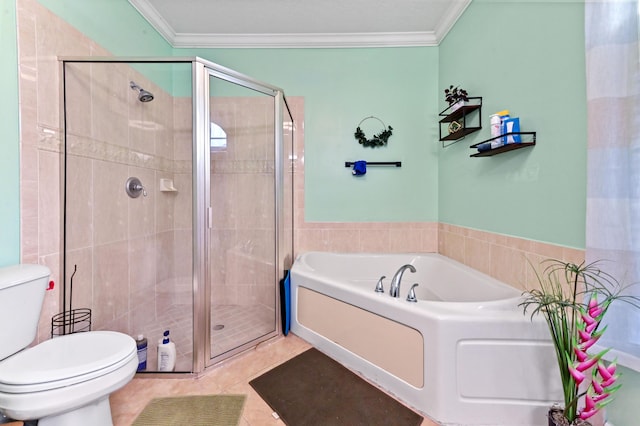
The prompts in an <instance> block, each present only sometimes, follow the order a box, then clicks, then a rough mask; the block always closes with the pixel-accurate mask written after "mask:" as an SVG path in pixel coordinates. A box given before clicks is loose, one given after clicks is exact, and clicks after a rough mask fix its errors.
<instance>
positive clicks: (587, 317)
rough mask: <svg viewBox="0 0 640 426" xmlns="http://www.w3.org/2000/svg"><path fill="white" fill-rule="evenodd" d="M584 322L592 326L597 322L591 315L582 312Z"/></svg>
mask: <svg viewBox="0 0 640 426" xmlns="http://www.w3.org/2000/svg"><path fill="white" fill-rule="evenodd" d="M582 321H584V323H585V324H587V325H591V324H594V323H595V322H596V320H594V319H593V318H592V317H591V315H589V314H588V313H586V312H582Z"/></svg>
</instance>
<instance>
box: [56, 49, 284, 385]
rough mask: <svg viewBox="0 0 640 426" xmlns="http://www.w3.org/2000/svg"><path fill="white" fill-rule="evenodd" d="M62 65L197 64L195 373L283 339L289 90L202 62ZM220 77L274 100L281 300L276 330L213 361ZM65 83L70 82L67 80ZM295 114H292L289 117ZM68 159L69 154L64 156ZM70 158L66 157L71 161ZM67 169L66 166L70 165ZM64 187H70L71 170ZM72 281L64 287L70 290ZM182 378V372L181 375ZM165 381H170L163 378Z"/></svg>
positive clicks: (79, 59)
mask: <svg viewBox="0 0 640 426" xmlns="http://www.w3.org/2000/svg"><path fill="white" fill-rule="evenodd" d="M58 61H59V64H60V75H62V76H64V72H65V65H66V64H67V63H128V64H135V63H176V64H177V63H191V69H192V105H193V111H192V112H193V114H192V119H193V129H192V140H193V144H192V147H193V152H192V155H193V164H192V189H193V192H192V206H193V218H192V220H193V223H192V236H193V241H192V243H193V265H192V282H193V288H192V291H193V293H192V294H193V306H192V315H193V330H192V332H193V361H192V367H191V373H187V374H199V373H201V372H203V371H204V370H205V369H206V368H207V367H209V366H211V365H214V364H216V363H218V362H220V361H222V360H224V359H227V358H229V357H232V356H234V355H236V354H237V353H240V352H242V351H245V350H246V349H248V348H250V347H253V346H255V345H257V344H259V343H260V342H263V341H265V340H268V339H271V338H273V337H276V336H278V335H280V334H281V329H282V327H281V321H279V318H280V301H279V297H278V291H279V289H278V280H279V278H280V276H281V275H282V274H283V273H284V268H285V264H284V259H283V257H282V254H283V253H286V252H287V249H286V248H285V241H284V240H285V238H283V232H284V229H285V228H284V212H283V207H284V165H285V160H284V131H283V120H284V112H283V111H284V108H287V109H288V106H287V104H286V99H285V96H284V91H283V90H282V89H280V88H278V87H275V86H272V85H269V84H267V83H264V82H261V81H258V80H256V79H253V78H251V77H249V76H247V75H244V74H242V73H239V72H236V71H234V70H232V69H229V68H226V67H223V66H221V65H218V64H216V63H214V62H211V61H208V60H206V59H203V58H200V57H197V56H195V57H116V56H113V57H111V56H64V57H59V58H58ZM210 76H214V77H216V78H220V79H222V80H225V81H228V82H231V83H234V84H237V85H240V86H243V87H246V88H249V89H252V90H256V91H258V92H261V93H263V94H266V95H269V96H272V97H273V98H274V109H275V111H274V117H275V118H274V121H275V122H274V125H275V134H274V145H275V147H274V149H275V153H274V154H275V157H274V158H275V160H274V173H275V176H274V178H275V194H274V198H275V205H274V209H275V224H274V227H275V241H274V246H275V247H274V248H275V256H274V257H275V258H274V262H275V263H274V265H275V267H276V271H275V274H274V275H275V277H276V279H275V282H274V283H273V284H274V292H273V297H274V300H275V318H274V322H275V324H274V331H273V332H271V333H268V334H265V335H264V336H261V337H260V338H259V339H255V340H253V341H251V342H248V343H245V344H243V345H240V346H238V347H237V348H236V349H234V350H232V351H229V352H226V353H225V354H222V355H220V356H217V357H215V358H211V344H210V338H211V331H210V321H211V303H210V300H211V281H210V277H211V271H210V268H211V265H210V261H209V244H210V241H211V229H212V210H211V192H210V189H211V186H210V177H211V175H210V171H211V157H210V143H209V137H210V127H209V123H210V109H209V100H210V96H209V78H210ZM63 80H64V77H63ZM60 86H61V87H60V91H61V93H62V94H63V99H61V104H62V105H61V109H62V111H63V114H62V116H63V117H64V118H63V121H66V108H65V106H64V105H65V102H66V99H64V94H65V90H64V81H61V83H60ZM289 115H290V114H289ZM62 126H63V129H64V138H65V140H64V141H63V143H64V144H65V146H66V122H63V123H62ZM64 155H65V156H66V149H65V152H64ZM65 158H66V157H65ZM64 167H65V168H66V161H64ZM64 179H65V181H64V182H63V185H64V187H65V188H66V171H65V174H64ZM62 201H63V208H66V200H64V199H63V200H62ZM65 228H66V221H65V220H63V230H62V232H63V256H64V255H65V253H66V242H65V240H66V231H65ZM291 250H292V253H291V255H292V256H293V241H292V242H291ZM62 268H63V272H62V275H63V277H66V273H65V270H64V269H65V262H63V264H62ZM65 285H66V282H65V283H64V284H63V288H64V287H65ZM179 374H180V373H176V375H179ZM153 376H154V373H149V374H148V375H146V377H153ZM161 376H163V377H164V375H163V374H162V375H161Z"/></svg>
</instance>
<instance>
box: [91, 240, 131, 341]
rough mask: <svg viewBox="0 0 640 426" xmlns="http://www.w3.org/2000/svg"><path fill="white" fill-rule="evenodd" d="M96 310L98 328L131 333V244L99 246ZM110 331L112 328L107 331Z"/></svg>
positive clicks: (95, 250) (95, 251) (96, 268)
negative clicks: (124, 317) (128, 327)
mask: <svg viewBox="0 0 640 426" xmlns="http://www.w3.org/2000/svg"><path fill="white" fill-rule="evenodd" d="M93 264H94V276H93V297H94V300H93V305H94V306H95V307H96V309H95V310H94V311H93V317H94V318H95V323H96V328H99V329H104V328H103V327H111V326H112V325H113V326H114V327H116V326H117V328H111V329H112V330H116V331H122V332H125V333H126V332H128V331H129V330H127V329H126V327H127V325H128V321H126V320H125V321H123V319H122V317H123V316H124V315H126V314H128V312H129V244H128V242H127V241H118V242H114V243H109V244H104V245H98V246H96V247H95V248H94V257H93ZM107 329H108V328H107Z"/></svg>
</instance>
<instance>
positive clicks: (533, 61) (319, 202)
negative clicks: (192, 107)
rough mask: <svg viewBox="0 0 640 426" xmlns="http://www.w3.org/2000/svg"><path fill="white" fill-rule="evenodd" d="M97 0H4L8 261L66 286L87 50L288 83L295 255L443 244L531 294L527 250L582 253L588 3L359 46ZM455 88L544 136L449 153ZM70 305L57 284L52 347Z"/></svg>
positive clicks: (44, 324) (480, 6)
mask: <svg viewBox="0 0 640 426" xmlns="http://www.w3.org/2000/svg"><path fill="white" fill-rule="evenodd" d="M9 3H13V2H9ZM96 3H97V4H94V3H92V2H87V4H84V5H81V6H80V5H73V6H66V7H65V4H64V3H60V2H55V1H51V0H40V1H36V0H18V1H17V2H16V4H15V5H13V4H9V5H6V4H3V5H2V10H3V12H5V10H7V8H8V11H9V14H8V15H6V14H5V15H6V16H11V15H14V16H16V15H17V17H16V18H15V19H17V27H16V25H15V24H12V25H9V26H5V25H3V26H2V31H3V34H2V36H3V40H4V39H5V34H4V31H9V34H8V35H9V38H10V39H11V38H13V40H14V44H15V43H17V46H18V49H17V51H16V49H4V48H3V49H2V50H1V53H0V55H2V61H0V62H1V63H2V64H3V65H2V67H3V68H2V73H1V75H2V76H3V79H2V80H3V81H2V83H0V84H1V85H2V89H3V90H2V92H3V93H9V94H12V99H13V100H12V101H9V102H8V101H3V102H2V108H3V109H2V111H3V113H2V114H1V115H2V120H3V121H2V123H3V126H2V128H3V129H5V130H3V132H5V138H4V140H3V142H2V149H3V151H5V152H6V154H5V155H4V160H3V167H2V168H1V170H0V176H3V178H4V179H3V180H4V181H5V191H7V193H6V194H7V195H6V198H7V202H8V204H7V206H8V208H6V209H3V211H2V212H0V215H1V216H0V219H1V220H0V222H1V223H2V225H0V226H1V227H2V228H1V232H0V234H2V235H3V238H2V240H3V242H2V243H0V263H2V264H10V263H17V262H18V261H20V262H25V263H29V262H31V263H42V264H45V265H48V266H49V267H50V268H51V269H52V270H53V273H54V275H53V279H54V280H55V281H56V282H60V276H61V269H60V267H59V265H60V263H61V253H62V248H61V232H62V229H61V223H62V217H61V209H60V208H59V207H60V196H61V194H60V189H59V188H60V186H59V184H58V179H59V178H60V176H61V171H60V165H59V162H58V161H57V158H56V156H55V155H54V153H55V148H54V147H52V145H50V144H55V143H56V141H57V140H58V139H59V136H60V135H59V128H60V125H59V113H60V107H59V102H58V98H59V96H58V94H59V90H60V81H59V74H58V72H57V70H56V69H55V68H56V67H57V66H58V64H57V62H56V57H57V56H87V55H116V56H146V57H149V56H153V57H159V56H193V55H198V56H201V57H203V58H206V59H208V60H211V61H213V62H215V63H218V64H221V65H223V66H226V67H229V68H232V69H235V70H237V71H239V72H242V73H245V74H247V75H250V76H252V77H254V78H257V79H260V80H262V81H266V82H269V83H271V84H274V85H276V86H278V87H282V88H284V89H285V92H286V95H287V99H288V101H289V103H290V107H291V109H292V115H293V117H294V119H295V120H296V126H297V129H302V128H303V131H299V132H298V133H296V140H295V143H296V146H295V155H296V163H295V170H294V173H295V179H294V185H295V196H294V200H295V210H294V230H295V242H294V247H295V251H296V252H304V251H310V250H321V251H336V252H339V251H347V252H365V251H366V252H401V251H402V252H407V251H409V252H439V253H441V254H444V255H446V256H448V257H451V258H453V259H455V260H458V261H460V262H462V263H465V264H466V265H468V266H471V267H473V268H474V269H477V270H479V271H481V272H484V273H487V274H489V275H492V276H494V277H495V278H497V279H499V280H501V281H504V282H507V283H509V284H512V285H514V286H522V287H525V286H528V285H530V284H531V283H532V282H533V280H534V277H533V276H532V274H531V271H530V270H529V269H528V265H527V264H526V262H525V261H524V260H523V256H522V254H523V253H524V254H526V256H527V257H529V258H530V259H532V260H534V261H535V260H536V259H540V258H542V257H555V258H563V259H567V260H579V259H581V258H582V256H584V252H583V250H584V247H585V245H586V243H585V231H584V229H585V200H586V178H585V176H586V140H587V125H586V123H587V112H586V111H587V110H586V98H585V57H584V44H585V37H584V4H583V3H582V2H563V3H559V4H557V3H550V2H518V3H517V4H514V5H506V4H505V3H497V2H492V1H480V0H474V1H473V2H472V3H471V4H470V5H469V7H468V8H467V9H466V10H465V12H464V14H463V15H462V16H461V17H460V19H459V20H458V21H457V22H456V24H455V26H454V27H453V28H452V29H451V30H450V32H449V33H448V34H447V36H446V37H445V38H444V40H443V41H442V42H441V43H440V44H439V45H438V46H430V47H388V48H352V49H331V48H327V49H311V48H309V49H244V48H243V49H239V48H238V49H210V48H173V47H171V46H170V45H169V44H167V43H166V42H165V41H164V39H163V38H162V37H161V36H160V35H159V34H158V33H157V32H156V31H155V30H154V29H153V28H152V27H151V26H150V25H149V24H148V23H147V22H146V21H144V20H143V19H142V18H141V17H140V16H139V15H138V13H137V12H136V11H135V9H133V8H132V7H131V5H130V4H129V3H128V2H126V1H119V2H117V3H116V4H117V6H115V7H114V6H113V5H110V6H105V5H104V4H102V3H101V2H96ZM5 15H3V19H7V18H6V16H5ZM88 16H99V17H100V19H101V20H102V21H103V22H108V23H109V24H110V28H117V29H118V31H111V30H108V29H106V28H104V27H103V26H101V25H96V22H93V21H92V20H91V19H87V17H88ZM525 17H526V20H525ZM523 22H524V23H525V24H523ZM110 28H109V29H110ZM541 28H543V29H544V30H543V31H542V30H541ZM53 34H56V36H53ZM515 34H517V35H515ZM505 35H509V36H508V37H507V36H505ZM472 42H473V43H472ZM12 52H13V53H12ZM502 52H508V54H509V55H510V60H509V64H510V65H508V64H507V63H506V62H505V61H504V60H503V58H502ZM17 64H19V66H20V68H19V74H18V73H17V72H16V70H15V68H16V65H17ZM363 76H366V78H363ZM127 83H128V81H127ZM449 84H460V85H462V86H464V87H465V89H467V90H468V91H469V92H470V94H471V95H472V96H483V98H484V109H483V119H486V117H488V114H489V113H492V112H494V111H498V110H501V109H504V108H509V109H510V110H511V111H513V112H514V113H517V114H518V115H519V116H520V117H521V119H522V127H523V130H532V131H537V132H538V144H537V146H536V147H534V148H532V149H530V150H521V151H519V152H517V153H512V154H506V155H503V156H498V157H496V158H495V159H471V158H469V154H470V152H469V151H470V150H469V148H468V146H469V145H470V144H472V143H475V142H479V141H481V140H483V139H485V134H484V133H485V132H486V131H485V130H484V129H483V131H481V132H478V133H482V134H481V135H477V136H476V135H471V136H469V137H467V138H466V139H465V140H464V141H463V142H461V143H457V144H453V145H451V146H446V147H443V146H442V144H441V143H440V142H438V129H437V127H438V125H437V116H438V113H439V112H440V111H441V110H442V109H443V107H444V103H443V102H444V100H443V96H442V89H443V88H444V87H448V85H449ZM143 87H144V85H143ZM10 98H11V97H10ZM50 99H55V102H50V101H49V100H50ZM484 112H486V113H487V114H486V115H485V114H484ZM369 115H374V116H377V117H380V118H382V119H383V120H384V121H385V123H386V124H388V125H391V126H392V127H393V128H394V134H393V136H392V137H391V138H390V141H389V145H388V147H386V148H385V149H384V150H371V151H363V150H364V148H362V147H360V146H359V145H358V144H357V142H356V141H355V140H354V139H353V137H352V135H353V131H354V130H355V127H356V126H357V124H358V123H359V122H360V121H361V120H362V118H364V117H365V116H369ZM5 120H6V121H5ZM19 120H20V127H18V125H17V123H18V121H19ZM485 126H486V127H488V125H487V124H486V123H483V128H484V127H485ZM369 131H371V130H369ZM20 140H23V145H22V146H20V145H19V141H20ZM364 156H366V159H367V160H370V161H388V160H393V161H395V160H401V161H402V162H403V167H402V168H400V169H394V168H375V169H374V168H370V170H369V171H368V173H367V175H366V177H365V179H355V178H353V177H352V176H351V175H350V172H349V170H347V169H345V168H344V166H343V165H344V162H345V161H352V160H357V159H360V158H361V157H364ZM21 159H22V162H23V164H24V165H23V166H22V167H20V162H21ZM303 160H304V161H303ZM485 160H489V162H487V161H485ZM492 160H494V161H492ZM5 163H6V164H7V166H6V167H5V166H4V164H5ZM34 164H38V167H33V165H34ZM18 176H20V177H19V178H18ZM58 311H59V305H58V303H57V300H56V299H55V298H54V297H53V295H47V299H46V301H45V309H44V311H43V314H42V321H41V327H40V331H39V339H40V340H42V339H45V338H47V336H48V334H49V332H50V330H49V321H50V318H51V317H52V316H53V315H55V314H56V313H58ZM624 377H625V380H628V381H629V385H625V390H624V392H621V393H620V394H619V397H618V399H617V400H616V401H615V402H614V403H613V404H612V405H611V407H610V408H609V412H610V414H611V415H610V417H611V419H612V422H613V423H614V424H618V425H620V424H621V425H625V424H632V423H629V422H628V420H627V423H625V420H624V419H625V417H624V416H625V415H627V416H628V415H629V413H635V412H636V411H637V409H636V408H635V407H633V406H631V405H626V404H629V402H627V401H632V400H633V395H634V390H635V395H637V393H638V392H640V390H638V388H639V387H640V386H639V385H638V383H639V382H640V375H636V374H635V373H633V372H632V371H631V370H628V371H625V376H624ZM634 383H635V385H634ZM616 415H617V416H620V417H619V418H621V420H616V418H615V416H616Z"/></svg>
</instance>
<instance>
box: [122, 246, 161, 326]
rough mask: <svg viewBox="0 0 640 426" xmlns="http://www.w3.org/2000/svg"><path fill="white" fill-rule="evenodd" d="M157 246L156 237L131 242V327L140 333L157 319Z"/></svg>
mask: <svg viewBox="0 0 640 426" xmlns="http://www.w3.org/2000/svg"><path fill="white" fill-rule="evenodd" d="M156 245H157V240H156V237H155V235H151V236H144V237H140V238H133V239H131V240H130V241H129V283H130V285H129V306H128V308H129V309H130V318H129V327H130V329H131V332H132V333H140V332H142V331H143V330H144V328H143V325H147V324H149V323H153V321H154V320H155V318H156V315H157V312H156V304H155V300H154V299H155V291H156V283H157V281H158V280H157V276H156V269H157V263H156V262H157V258H156Z"/></svg>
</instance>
